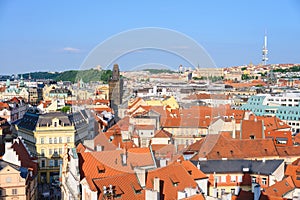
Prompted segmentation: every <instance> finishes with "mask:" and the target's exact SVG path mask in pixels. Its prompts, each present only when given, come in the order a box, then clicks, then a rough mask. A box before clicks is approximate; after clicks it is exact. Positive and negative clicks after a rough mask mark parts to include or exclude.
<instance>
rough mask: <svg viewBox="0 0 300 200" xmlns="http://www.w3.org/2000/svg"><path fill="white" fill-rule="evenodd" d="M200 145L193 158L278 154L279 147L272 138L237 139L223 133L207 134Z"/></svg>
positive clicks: (257, 156)
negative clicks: (277, 147) (276, 146)
mask: <svg viewBox="0 0 300 200" xmlns="http://www.w3.org/2000/svg"><path fill="white" fill-rule="evenodd" d="M199 146H200V148H199V150H198V153H197V155H195V156H194V157H193V158H192V160H198V159H199V158H207V159H221V158H228V159H230V158H263V157H271V156H278V153H277V149H276V148H275V145H274V143H273V141H272V140H271V139H255V140H251V139H244V140H237V139H230V138H226V137H224V136H223V135H222V134H218V135H207V136H206V138H205V139H204V141H203V142H201V144H200V145H199ZM256 147H260V148H256ZM250 149H251V151H250Z"/></svg>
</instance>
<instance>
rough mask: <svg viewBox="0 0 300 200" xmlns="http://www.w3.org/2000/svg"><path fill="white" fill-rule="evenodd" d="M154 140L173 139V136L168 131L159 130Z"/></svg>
mask: <svg viewBox="0 0 300 200" xmlns="http://www.w3.org/2000/svg"><path fill="white" fill-rule="evenodd" d="M154 138H172V134H171V133H170V132H168V131H166V130H157V131H156V132H155V134H154Z"/></svg>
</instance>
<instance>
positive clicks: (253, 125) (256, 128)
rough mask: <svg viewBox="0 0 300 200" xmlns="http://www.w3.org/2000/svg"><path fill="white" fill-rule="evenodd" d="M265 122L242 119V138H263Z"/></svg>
mask: <svg viewBox="0 0 300 200" xmlns="http://www.w3.org/2000/svg"><path fill="white" fill-rule="evenodd" d="M263 129H264V128H263V123H262V121H261V120H242V121H241V132H240V133H241V137H242V138H241V139H249V138H250V136H254V138H263V137H264V136H263V133H264V130H263Z"/></svg>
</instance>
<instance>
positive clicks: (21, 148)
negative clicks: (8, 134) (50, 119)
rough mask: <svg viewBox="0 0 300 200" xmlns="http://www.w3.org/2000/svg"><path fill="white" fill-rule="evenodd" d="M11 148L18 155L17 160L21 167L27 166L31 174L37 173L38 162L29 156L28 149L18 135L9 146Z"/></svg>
mask: <svg viewBox="0 0 300 200" xmlns="http://www.w3.org/2000/svg"><path fill="white" fill-rule="evenodd" d="M11 148H13V150H14V151H15V152H16V154H17V155H18V158H19V161H20V163H21V167H25V168H29V169H31V170H32V172H33V176H35V175H37V172H38V164H37V163H36V162H35V161H34V160H36V158H34V157H31V155H30V153H29V151H28V150H27V148H26V147H25V144H24V143H23V141H22V139H20V138H19V137H18V138H16V139H15V140H14V142H13V144H12V146H11Z"/></svg>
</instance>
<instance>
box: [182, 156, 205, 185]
mask: <svg viewBox="0 0 300 200" xmlns="http://www.w3.org/2000/svg"><path fill="white" fill-rule="evenodd" d="M181 164H182V166H183V167H184V168H185V169H186V171H187V172H188V173H189V174H190V175H191V176H192V177H193V179H194V180H199V179H206V178H208V177H207V176H206V175H205V174H204V173H203V172H202V171H201V170H199V169H198V168H197V167H196V166H195V165H194V164H193V163H192V162H191V161H189V160H183V161H181Z"/></svg>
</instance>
